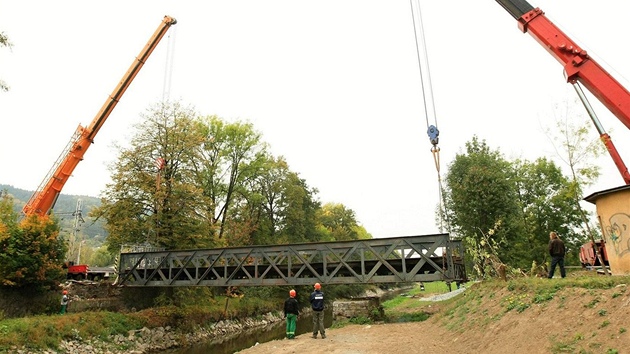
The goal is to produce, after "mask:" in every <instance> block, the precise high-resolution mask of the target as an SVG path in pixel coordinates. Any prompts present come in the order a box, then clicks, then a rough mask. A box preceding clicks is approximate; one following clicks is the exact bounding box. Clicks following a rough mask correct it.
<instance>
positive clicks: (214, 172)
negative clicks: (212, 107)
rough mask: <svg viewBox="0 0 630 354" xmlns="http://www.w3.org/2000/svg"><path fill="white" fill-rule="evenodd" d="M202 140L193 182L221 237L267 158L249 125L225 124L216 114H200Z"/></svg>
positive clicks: (257, 135) (265, 146) (259, 137)
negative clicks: (201, 192) (201, 195)
mask: <svg viewBox="0 0 630 354" xmlns="http://www.w3.org/2000/svg"><path fill="white" fill-rule="evenodd" d="M199 130H200V132H201V136H202V139H203V140H202V141H201V143H200V145H199V158H198V159H197V160H196V161H195V166H194V168H195V172H196V182H197V185H198V186H200V187H201V188H202V190H203V195H204V197H205V198H207V199H208V200H209V203H208V204H207V206H208V207H207V209H208V210H207V213H208V214H209V215H211V217H212V221H213V224H214V225H215V227H216V228H217V230H218V234H217V238H218V239H219V240H220V241H221V242H223V243H225V242H228V243H229V242H230V241H229V240H228V241H226V240H222V239H223V236H224V234H225V232H226V227H227V225H228V224H229V223H228V221H229V220H230V218H237V216H236V215H231V213H233V212H236V211H237V210H243V207H244V204H245V203H247V199H248V197H249V193H250V191H251V190H250V189H248V188H247V187H248V186H250V185H251V183H253V181H254V180H255V179H256V178H257V177H258V175H259V173H260V171H261V169H262V168H263V166H264V165H265V163H267V161H268V155H267V145H266V144H265V143H263V142H262V139H261V135H260V133H259V132H257V131H255V130H254V128H253V126H252V124H250V123H242V122H234V123H226V122H224V121H222V120H221V119H220V118H219V117H217V116H208V117H202V118H201V119H200V122H199Z"/></svg>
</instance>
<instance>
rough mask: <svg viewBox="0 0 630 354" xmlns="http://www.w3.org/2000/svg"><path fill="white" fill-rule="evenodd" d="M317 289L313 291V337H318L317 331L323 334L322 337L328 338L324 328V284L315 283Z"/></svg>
mask: <svg viewBox="0 0 630 354" xmlns="http://www.w3.org/2000/svg"><path fill="white" fill-rule="evenodd" d="M314 288H315V291H313V292H312V293H311V308H312V309H313V339H317V332H319V333H320V334H321V335H322V339H324V338H326V329H325V328H324V293H323V292H322V286H321V285H320V284H319V283H315V286H314Z"/></svg>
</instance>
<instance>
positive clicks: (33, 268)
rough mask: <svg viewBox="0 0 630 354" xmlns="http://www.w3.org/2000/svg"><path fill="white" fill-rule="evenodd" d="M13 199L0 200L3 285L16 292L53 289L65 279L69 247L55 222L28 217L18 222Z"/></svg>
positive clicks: (0, 280)
mask: <svg viewBox="0 0 630 354" xmlns="http://www.w3.org/2000/svg"><path fill="white" fill-rule="evenodd" d="M18 218H19V215H18V213H16V212H15V211H14V210H13V198H11V197H10V196H8V195H7V194H6V193H2V196H0V284H1V285H2V286H6V287H16V288H35V289H45V288H51V287H53V286H54V285H56V284H58V282H59V281H60V280H61V279H64V278H65V271H64V270H63V269H62V265H63V259H64V256H65V253H66V247H65V245H64V243H63V241H61V240H60V239H59V237H58V235H59V225H58V223H57V222H56V220H55V219H54V218H50V217H47V216H44V217H40V216H38V215H31V216H28V217H26V218H24V219H22V221H20V222H18Z"/></svg>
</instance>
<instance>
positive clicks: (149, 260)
mask: <svg viewBox="0 0 630 354" xmlns="http://www.w3.org/2000/svg"><path fill="white" fill-rule="evenodd" d="M463 255H464V250H463V247H462V244H461V241H458V240H451V239H450V237H449V235H448V234H434V235H421V236H406V237H393V238H378V239H368V240H354V241H341V242H318V243H301V244H287V245H272V246H251V247H237V248H220V249H197V250H174V251H148V252H129V253H121V255H120V261H119V262H120V263H119V265H118V267H117V269H118V281H117V283H118V284H119V285H122V286H128V287H146V286H153V287H156V286H157V287H164V286H166V287H174V286H221V287H227V286H277V285H312V284H313V283H315V282H319V283H321V284H367V283H398V282H430V281H446V282H447V283H448V284H449V286H450V284H451V283H452V282H455V283H457V284H458V285H459V284H460V283H463V282H465V281H466V280H467V279H466V271H465V267H464V262H463Z"/></svg>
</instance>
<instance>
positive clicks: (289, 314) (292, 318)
mask: <svg viewBox="0 0 630 354" xmlns="http://www.w3.org/2000/svg"><path fill="white" fill-rule="evenodd" d="M295 295H296V294H295V290H293V289H291V290H290V291H289V298H288V299H286V300H285V301H284V318H286V319H287V339H295V328H296V326H297V317H298V315H299V314H300V309H299V305H298V301H297V299H296V298H295Z"/></svg>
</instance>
